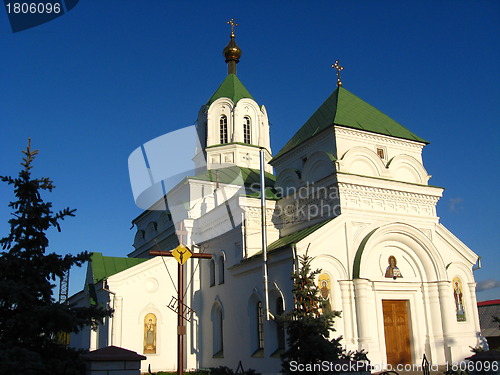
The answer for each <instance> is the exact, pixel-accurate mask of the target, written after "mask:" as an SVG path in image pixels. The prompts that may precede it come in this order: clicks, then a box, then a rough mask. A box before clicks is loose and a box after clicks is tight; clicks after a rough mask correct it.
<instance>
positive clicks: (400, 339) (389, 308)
mask: <svg viewBox="0 0 500 375" xmlns="http://www.w3.org/2000/svg"><path fill="white" fill-rule="evenodd" d="M382 310H383V314H384V335H385V347H386V355H387V363H388V364H391V365H393V366H396V365H398V364H410V363H412V360H411V341H410V322H409V318H408V312H409V306H408V300H382Z"/></svg>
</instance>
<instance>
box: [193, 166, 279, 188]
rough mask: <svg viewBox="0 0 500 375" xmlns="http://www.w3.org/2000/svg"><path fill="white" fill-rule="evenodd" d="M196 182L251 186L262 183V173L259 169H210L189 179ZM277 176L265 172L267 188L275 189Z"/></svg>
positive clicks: (234, 167) (232, 167)
mask: <svg viewBox="0 0 500 375" xmlns="http://www.w3.org/2000/svg"><path fill="white" fill-rule="evenodd" d="M189 178H192V179H194V180H203V181H210V182H216V181H218V182H220V183H221V184H235V185H241V186H243V185H245V186H251V185H252V184H256V183H259V182H260V171H259V170H258V169H252V168H246V167H239V166H236V165H234V166H231V167H226V168H218V169H209V170H207V171H205V172H203V173H201V174H199V175H197V176H192V177H189ZM275 180H276V176H275V175H273V174H272V173H268V172H265V175H264V181H265V184H266V186H269V187H273V186H274V181H275Z"/></svg>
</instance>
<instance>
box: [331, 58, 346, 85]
mask: <svg viewBox="0 0 500 375" xmlns="http://www.w3.org/2000/svg"><path fill="white" fill-rule="evenodd" d="M332 68H334V69H336V70H337V86H342V81H341V80H340V71H342V70H344V67H343V66H340V64H339V60H335V64H332Z"/></svg>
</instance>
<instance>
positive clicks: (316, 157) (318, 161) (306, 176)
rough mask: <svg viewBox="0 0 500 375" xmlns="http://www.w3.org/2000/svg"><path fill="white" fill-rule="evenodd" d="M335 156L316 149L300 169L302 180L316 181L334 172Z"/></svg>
mask: <svg viewBox="0 0 500 375" xmlns="http://www.w3.org/2000/svg"><path fill="white" fill-rule="evenodd" d="M334 161H335V158H334V157H333V155H332V154H329V153H326V152H322V151H317V152H315V153H313V154H312V155H311V156H310V157H309V158H308V159H307V161H306V163H305V164H304V168H303V169H302V181H304V182H316V181H319V180H321V179H323V178H325V177H327V176H330V175H331V174H333V173H334V172H335V168H334Z"/></svg>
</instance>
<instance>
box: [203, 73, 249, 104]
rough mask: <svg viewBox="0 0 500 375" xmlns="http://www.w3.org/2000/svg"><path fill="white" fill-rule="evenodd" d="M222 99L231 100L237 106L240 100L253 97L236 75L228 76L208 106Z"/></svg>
mask: <svg viewBox="0 0 500 375" xmlns="http://www.w3.org/2000/svg"><path fill="white" fill-rule="evenodd" d="M220 98H229V99H231V100H232V101H233V103H234V104H236V103H238V101H239V100H240V99H243V98H249V99H253V96H252V94H250V93H249V92H248V90H247V89H246V87H245V86H243V83H241V81H240V79H239V78H238V77H237V76H236V74H228V75H227V77H226V78H225V79H224V81H222V83H221V85H220V86H219V88H218V89H217V91H215V93H214V94H213V95H212V97H211V98H210V99H209V100H208V102H207V105H210V104H212V103H213V102H215V101H216V100H217V99H220ZM254 100H255V99H254Z"/></svg>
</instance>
